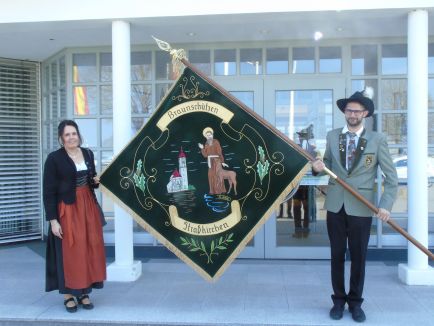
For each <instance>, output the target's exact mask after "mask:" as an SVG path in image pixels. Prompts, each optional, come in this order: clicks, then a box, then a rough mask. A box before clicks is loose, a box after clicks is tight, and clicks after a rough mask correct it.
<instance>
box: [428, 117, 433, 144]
mask: <svg viewBox="0 0 434 326" xmlns="http://www.w3.org/2000/svg"><path fill="white" fill-rule="evenodd" d="M428 144H429V145H434V113H428Z"/></svg>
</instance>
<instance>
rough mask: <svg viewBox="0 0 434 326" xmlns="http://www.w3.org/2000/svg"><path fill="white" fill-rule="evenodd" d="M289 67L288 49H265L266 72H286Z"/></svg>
mask: <svg viewBox="0 0 434 326" xmlns="http://www.w3.org/2000/svg"><path fill="white" fill-rule="evenodd" d="M288 69H289V62H288V49H287V48H274V49H267V74H269V75H271V74H287V73H288Z"/></svg>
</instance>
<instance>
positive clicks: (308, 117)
mask: <svg viewBox="0 0 434 326" xmlns="http://www.w3.org/2000/svg"><path fill="white" fill-rule="evenodd" d="M275 103H276V108H275V109H276V124H275V125H276V128H277V129H279V130H280V131H281V132H283V133H284V134H286V135H287V136H288V137H289V138H291V139H295V136H296V134H295V132H297V131H300V130H301V129H303V128H306V127H307V126H309V125H310V124H313V126H314V127H313V133H314V135H315V141H316V143H317V144H316V146H317V149H318V150H320V151H321V153H322V154H323V153H324V150H325V141H326V134H327V132H328V131H329V130H331V129H332V111H333V91H332V90H300V91H276V93H275Z"/></svg>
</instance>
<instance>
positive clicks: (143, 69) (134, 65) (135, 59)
mask: <svg viewBox="0 0 434 326" xmlns="http://www.w3.org/2000/svg"><path fill="white" fill-rule="evenodd" d="M150 79H152V55H151V52H150V51H147V52H131V80H150Z"/></svg>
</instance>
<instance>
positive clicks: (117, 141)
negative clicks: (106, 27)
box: [107, 21, 142, 282]
mask: <svg viewBox="0 0 434 326" xmlns="http://www.w3.org/2000/svg"><path fill="white" fill-rule="evenodd" d="M130 53H131V44H130V24H129V23H128V22H124V21H114V22H113V23H112V56H113V152H114V153H113V154H114V155H115V156H116V155H117V154H118V153H119V152H120V151H121V150H122V149H123V148H124V147H125V146H126V145H127V143H128V141H129V140H130V138H131V70H130V69H131V68H130V66H131V64H130V63H131V54H130ZM114 213H115V262H114V263H113V264H111V265H109V266H108V268H107V279H108V280H109V281H118V282H119V281H125V282H128V281H135V280H136V279H138V278H139V276H140V275H141V273H142V264H141V262H140V261H134V260H133V258H134V255H133V219H132V218H131V216H129V215H128V214H127V213H126V212H125V211H124V210H123V209H122V208H121V207H120V206H118V205H116V204H115V207H114Z"/></svg>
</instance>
